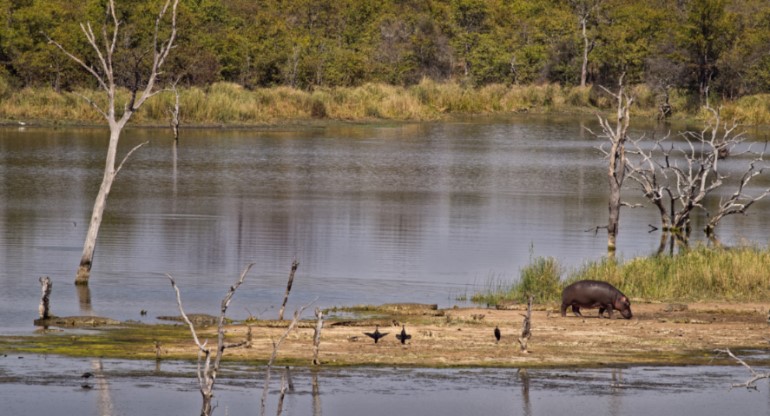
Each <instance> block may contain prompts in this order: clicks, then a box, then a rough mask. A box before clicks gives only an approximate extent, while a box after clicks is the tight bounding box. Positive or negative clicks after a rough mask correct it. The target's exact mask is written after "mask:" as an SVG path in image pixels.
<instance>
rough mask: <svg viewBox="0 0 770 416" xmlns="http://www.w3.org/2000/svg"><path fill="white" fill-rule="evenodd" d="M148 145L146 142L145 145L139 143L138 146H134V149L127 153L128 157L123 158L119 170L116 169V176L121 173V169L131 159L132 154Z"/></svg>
mask: <svg viewBox="0 0 770 416" xmlns="http://www.w3.org/2000/svg"><path fill="white" fill-rule="evenodd" d="M147 143H149V141H146V142H144V143H139V144H138V145H136V146H134V148H133V149H131V150H129V151H128V153H126V155H125V156H123V160H121V161H120V164H119V165H118V167H117V169H115V173H114V175H117V174H118V172H120V169H122V168H123V164H124V163H126V160H128V158H129V157H131V154H133V153H134V152H136V151H137V150H139V148H140V147H142V146H144V145H146V144H147Z"/></svg>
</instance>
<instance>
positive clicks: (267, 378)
mask: <svg viewBox="0 0 770 416" xmlns="http://www.w3.org/2000/svg"><path fill="white" fill-rule="evenodd" d="M313 302H315V300H313ZM313 302H311V303H313ZM308 306H310V304H307V305H304V306H302V307H301V308H299V309H298V310H296V311H294V319H292V320H291V323H289V326H288V327H287V328H286V331H284V333H283V335H281V337H280V338H278V341H273V352H272V354H270V359H269V360H268V361H267V368H266V369H265V385H264V387H263V389H262V399H261V401H260V413H259V414H260V415H262V416H264V415H265V406H266V404H267V392H268V389H269V388H270V372H271V370H272V368H273V363H274V362H275V359H276V358H277V357H278V349H279V348H280V347H281V344H282V343H283V341H284V340H286V337H288V336H289V334H290V333H291V331H293V330H294V328H296V327H297V324H298V323H299V318H300V316H302V312H304V311H305V309H306V308H307V307H308Z"/></svg>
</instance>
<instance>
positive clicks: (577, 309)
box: [572, 305, 583, 317]
mask: <svg viewBox="0 0 770 416" xmlns="http://www.w3.org/2000/svg"><path fill="white" fill-rule="evenodd" d="M572 313H574V314H575V316H580V317H582V316H583V314H581V313H580V306H577V305H572Z"/></svg>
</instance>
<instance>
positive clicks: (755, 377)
mask: <svg viewBox="0 0 770 416" xmlns="http://www.w3.org/2000/svg"><path fill="white" fill-rule="evenodd" d="M715 351H716V352H717V353H721V354H726V355H728V356H730V358H732V359H734V360H735V361H737V362H738V364H740V365H742V366H744V367H746V369H747V370H749V373H751V378H750V379H748V380H746V381H745V382H743V383H735V384H732V385H731V386H730V389H731V390H732V389H734V388H736V387H745V388H747V389H753V390H757V381H759V380H763V379H770V372H768V373H758V372H757V371H755V370H754V369H753V368H751V366H750V365H748V364H746V362H745V361H743V360H742V359H740V358H738V357H736V356H735V354H733V352H732V351H730V349H729V348H725V349H723V350H719V349H718V350H715Z"/></svg>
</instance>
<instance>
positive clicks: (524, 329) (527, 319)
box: [519, 295, 534, 354]
mask: <svg viewBox="0 0 770 416" xmlns="http://www.w3.org/2000/svg"><path fill="white" fill-rule="evenodd" d="M533 300H534V296H532V295H530V296H529V300H528V301H527V314H526V315H522V316H524V321H523V322H522V323H521V336H520V337H519V346H520V347H521V352H523V353H525V354H528V353H529V351H527V343H528V342H529V338H530V337H531V336H532V331H531V329H532V301H533Z"/></svg>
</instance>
